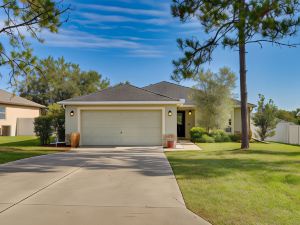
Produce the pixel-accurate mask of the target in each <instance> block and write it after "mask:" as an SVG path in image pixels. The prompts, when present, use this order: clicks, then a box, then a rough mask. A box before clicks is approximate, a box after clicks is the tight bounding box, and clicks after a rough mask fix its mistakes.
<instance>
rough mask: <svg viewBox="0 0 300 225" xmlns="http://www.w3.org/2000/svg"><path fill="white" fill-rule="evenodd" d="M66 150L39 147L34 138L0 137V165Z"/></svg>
mask: <svg viewBox="0 0 300 225" xmlns="http://www.w3.org/2000/svg"><path fill="white" fill-rule="evenodd" d="M67 150H68V148H55V147H44V146H39V139H38V138H37V137H34V136H16V137H4V136H0V164H3V163H7V162H11V161H15V160H19V159H24V158H29V157H33V156H39V155H45V154H51V153H56V152H61V151H67Z"/></svg>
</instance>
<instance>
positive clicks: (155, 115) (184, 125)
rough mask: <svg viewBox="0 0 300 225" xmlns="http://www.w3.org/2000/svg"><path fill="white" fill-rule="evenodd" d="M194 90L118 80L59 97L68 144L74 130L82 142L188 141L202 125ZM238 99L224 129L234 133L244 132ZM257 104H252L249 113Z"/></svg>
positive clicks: (143, 142) (132, 143)
mask: <svg viewBox="0 0 300 225" xmlns="http://www.w3.org/2000/svg"><path fill="white" fill-rule="evenodd" d="M193 91H194V90H193V89H192V88H189V87H184V86H181V85H178V84H174V83H170V82H166V81H163V82H160V83H156V84H151V85H149V86H146V87H143V88H139V87H135V86H133V85H130V84H120V85H117V86H114V87H110V88H107V89H104V90H102V91H99V92H96V93H93V94H89V95H85V96H81V97H75V98H71V99H68V100H64V101H61V102H59V104H61V105H63V106H64V107H65V109H66V124H65V127H66V137H67V139H66V142H67V143H69V138H68V137H69V136H70V134H71V133H72V132H79V133H80V135H81V137H80V145H83V146H93V145H94V146H95V145H117V146H123V145H163V144H164V143H165V142H164V137H165V136H166V135H175V136H176V137H178V138H179V139H189V137H190V134H189V131H190V129H191V128H192V127H194V126H197V125H198V124H197V120H198V119H197V107H196V105H195V103H194V102H193V100H192V98H191V94H192V93H193ZM235 103H236V105H235V106H234V108H233V109H232V113H231V115H229V117H228V126H227V127H224V129H225V130H226V131H227V132H230V133H237V132H240V131H241V110H240V103H239V102H238V101H235ZM253 106H254V105H251V104H249V112H251V110H252V108H253ZM249 118H250V117H249ZM249 124H250V123H249Z"/></svg>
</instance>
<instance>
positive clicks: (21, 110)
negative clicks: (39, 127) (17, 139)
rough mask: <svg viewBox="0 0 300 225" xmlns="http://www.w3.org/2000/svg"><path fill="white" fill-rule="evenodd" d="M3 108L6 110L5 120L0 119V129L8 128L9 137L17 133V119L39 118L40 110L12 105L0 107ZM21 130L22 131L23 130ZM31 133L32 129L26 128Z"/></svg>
mask: <svg viewBox="0 0 300 225" xmlns="http://www.w3.org/2000/svg"><path fill="white" fill-rule="evenodd" d="M1 106H4V107H5V110H6V118H5V119H0V127H1V126H10V127H11V128H10V135H11V136H16V135H18V133H17V124H18V123H17V121H18V119H21V118H22V119H23V118H24V119H25V118H26V119H27V118H28V119H29V118H36V117H38V116H40V109H39V108H34V107H26V106H13V105H1ZM30 126H31V124H30ZM24 129H25V128H23V129H22V130H24ZM28 129H29V130H31V131H32V129H33V124H32V127H29V128H28Z"/></svg>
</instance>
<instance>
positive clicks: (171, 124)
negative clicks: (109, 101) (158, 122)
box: [65, 105, 177, 144]
mask: <svg viewBox="0 0 300 225" xmlns="http://www.w3.org/2000/svg"><path fill="white" fill-rule="evenodd" d="M65 108H66V110H65V112H66V115H65V116H66V117H65V118H66V120H65V126H66V142H67V144H69V136H70V134H71V133H72V132H78V131H79V130H80V124H79V123H80V121H79V117H78V115H79V113H80V109H85V110H86V109H87V108H88V110H101V109H107V108H109V109H110V110H122V109H125V108H126V110H130V108H132V110H137V108H141V109H142V108H149V109H151V108H155V109H156V108H163V110H164V120H163V121H164V132H163V135H165V134H174V135H175V136H177V106H176V105H105V106H103V105H102V106H101V105H99V106H88V105H86V106H66V107H65ZM72 110H73V111H74V113H75V114H74V116H73V117H71V116H70V112H71V111H72ZM169 111H171V112H172V116H168V112H169ZM145 119H147V118H145Z"/></svg>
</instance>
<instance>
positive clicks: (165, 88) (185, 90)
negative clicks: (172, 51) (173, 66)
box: [143, 81, 255, 107]
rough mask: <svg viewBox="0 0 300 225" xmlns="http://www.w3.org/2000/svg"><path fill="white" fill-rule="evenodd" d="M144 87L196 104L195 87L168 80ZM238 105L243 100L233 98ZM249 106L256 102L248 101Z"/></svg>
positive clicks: (189, 103)
mask: <svg viewBox="0 0 300 225" xmlns="http://www.w3.org/2000/svg"><path fill="white" fill-rule="evenodd" d="M143 89H146V90H149V91H152V92H156V93H159V94H163V95H166V96H170V97H172V98H177V99H185V103H184V104H185V105H194V104H195V102H194V100H193V98H192V95H193V92H194V91H195V90H194V89H193V88H190V87H185V86H182V85H179V84H174V83H171V82H168V81H162V82H159V83H156V84H150V85H148V86H146V87H143ZM233 101H234V102H235V104H236V105H240V104H241V102H240V101H239V100H236V99H233ZM248 105H249V106H251V107H254V106H255V105H254V104H251V103H248Z"/></svg>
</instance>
